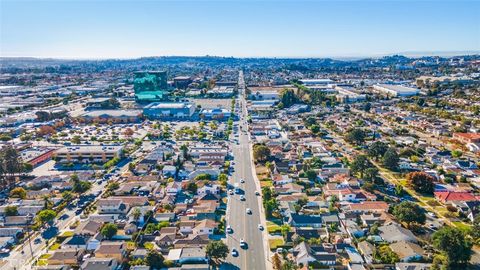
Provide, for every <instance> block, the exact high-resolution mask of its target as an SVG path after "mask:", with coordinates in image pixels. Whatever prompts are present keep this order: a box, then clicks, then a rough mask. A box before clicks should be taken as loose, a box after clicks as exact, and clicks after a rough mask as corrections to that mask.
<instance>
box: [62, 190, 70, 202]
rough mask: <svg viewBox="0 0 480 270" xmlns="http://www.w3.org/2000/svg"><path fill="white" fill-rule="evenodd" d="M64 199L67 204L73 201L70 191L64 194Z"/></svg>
mask: <svg viewBox="0 0 480 270" xmlns="http://www.w3.org/2000/svg"><path fill="white" fill-rule="evenodd" d="M62 199H63V200H64V201H66V202H70V201H71V200H72V199H73V193H72V192H70V191H64V192H62Z"/></svg>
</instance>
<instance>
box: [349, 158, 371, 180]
mask: <svg viewBox="0 0 480 270" xmlns="http://www.w3.org/2000/svg"><path fill="white" fill-rule="evenodd" d="M370 167H371V165H370V161H369V160H368V158H367V156H365V155H358V156H356V157H355V158H354V159H353V161H352V164H350V169H351V170H352V172H353V173H360V178H363V174H364V173H365V171H366V170H367V169H368V168H370Z"/></svg>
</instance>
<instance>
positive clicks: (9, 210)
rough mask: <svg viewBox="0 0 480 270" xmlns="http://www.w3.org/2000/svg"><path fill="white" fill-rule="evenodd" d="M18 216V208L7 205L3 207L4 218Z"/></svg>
mask: <svg viewBox="0 0 480 270" xmlns="http://www.w3.org/2000/svg"><path fill="white" fill-rule="evenodd" d="M16 215H18V208H17V206H16V205H9V206H7V207H5V216H16Z"/></svg>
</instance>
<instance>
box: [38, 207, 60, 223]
mask: <svg viewBox="0 0 480 270" xmlns="http://www.w3.org/2000/svg"><path fill="white" fill-rule="evenodd" d="M56 216H57V213H55V211H53V210H50V209H45V210H42V211H40V212H38V213H37V216H36V218H37V221H38V222H39V223H40V224H44V223H49V222H51V221H53V219H55V217H56Z"/></svg>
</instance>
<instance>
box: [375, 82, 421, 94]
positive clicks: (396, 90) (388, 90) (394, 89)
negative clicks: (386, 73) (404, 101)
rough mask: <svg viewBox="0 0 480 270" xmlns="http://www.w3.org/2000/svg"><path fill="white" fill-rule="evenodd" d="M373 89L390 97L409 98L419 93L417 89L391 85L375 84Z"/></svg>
mask: <svg viewBox="0 0 480 270" xmlns="http://www.w3.org/2000/svg"><path fill="white" fill-rule="evenodd" d="M373 89H375V90H377V91H378V92H380V93H382V94H385V95H387V96H392V97H409V96H415V95H418V94H419V93H420V90H419V89H416V88H412V87H406V86H402V85H393V84H376V85H374V86H373Z"/></svg>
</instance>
